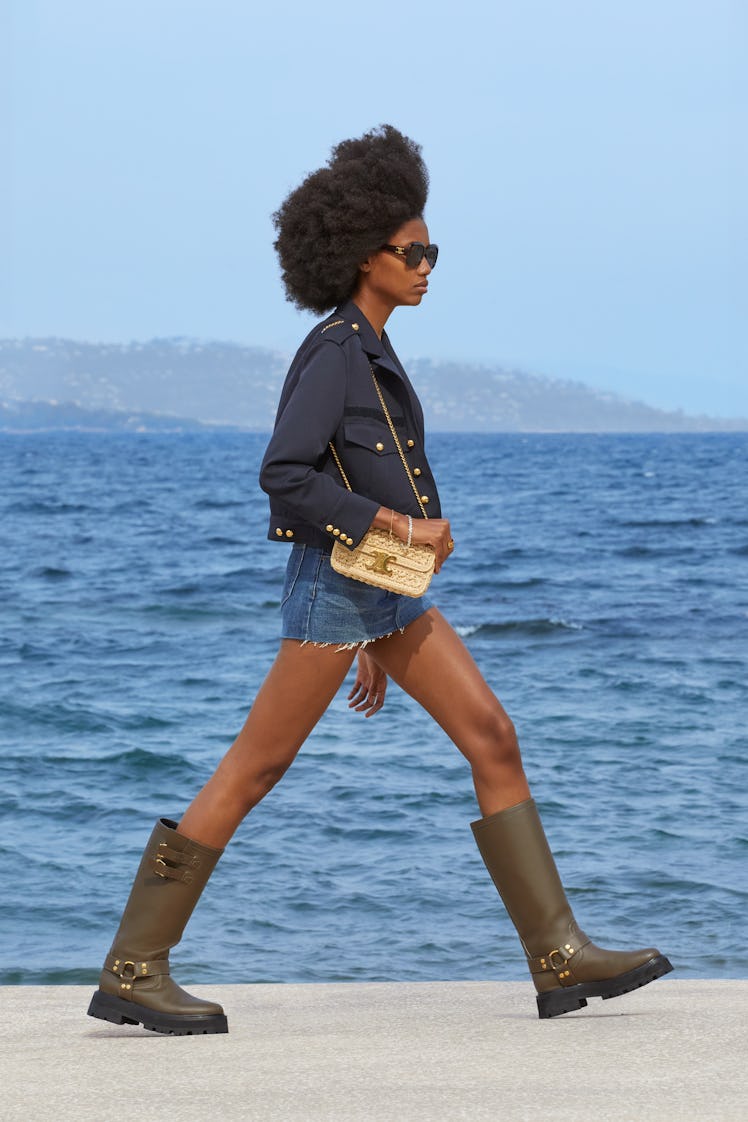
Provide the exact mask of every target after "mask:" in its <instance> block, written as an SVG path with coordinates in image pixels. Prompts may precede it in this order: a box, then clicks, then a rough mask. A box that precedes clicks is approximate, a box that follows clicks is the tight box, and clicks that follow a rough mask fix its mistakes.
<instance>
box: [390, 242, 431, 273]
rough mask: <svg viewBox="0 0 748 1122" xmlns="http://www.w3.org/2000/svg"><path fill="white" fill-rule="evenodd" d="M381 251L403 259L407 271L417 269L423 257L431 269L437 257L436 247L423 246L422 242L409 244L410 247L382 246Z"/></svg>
mask: <svg viewBox="0 0 748 1122" xmlns="http://www.w3.org/2000/svg"><path fill="white" fill-rule="evenodd" d="M382 249H386V250H388V251H389V252H390V253H396V254H397V256H398V257H402V258H404V260H405V264H406V267H407V268H408V269H417V268H418V266H419V265H420V264H421V262H422V261H423V259H424V257H425V258H426V260H427V261H428V263H429V265H430V266H431V268H432V269H433V267H434V265H435V264H436V259H437V257H438V256H439V246H438V245H424V244H423V242H411V243H410V245H383V246H382Z"/></svg>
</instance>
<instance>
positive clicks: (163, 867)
mask: <svg viewBox="0 0 748 1122" xmlns="http://www.w3.org/2000/svg"><path fill="white" fill-rule="evenodd" d="M167 862H176V867H175V865H174V864H168V863H167ZM199 865H200V858H199V857H198V856H197V855H196V854H190V853H180V851H179V850H178V849H172V848H171V846H169V845H167V844H166V842H160V844H159V847H158V849H157V850H156V852H155V853H154V854H153V859H152V864H151V868H152V869H153V871H154V873H155V874H156V876H157V877H163V878H164V879H165V880H178V881H181V882H182V884H191V883H192V881H193V880H194V874H193V873H191V872H190V869H196V868H198V867H199ZM183 866H188V867H187V868H184V867H183Z"/></svg>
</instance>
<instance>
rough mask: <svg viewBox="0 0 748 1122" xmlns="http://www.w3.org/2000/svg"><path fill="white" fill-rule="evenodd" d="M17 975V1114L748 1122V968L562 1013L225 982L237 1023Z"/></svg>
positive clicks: (4, 1051) (480, 997)
mask: <svg viewBox="0 0 748 1122" xmlns="http://www.w3.org/2000/svg"><path fill="white" fill-rule="evenodd" d="M91 992H92V989H91V987H83V986H6V987H2V988H0V1007H1V1008H2V1017H0V1118H1V1119H2V1122H15V1120H19V1122H20V1120H21V1119H22V1120H23V1122H47V1120H50V1122H51V1120H53V1119H54V1122H66V1120H68V1119H69V1120H73V1119H74V1120H75V1122H88V1120H92V1122H93V1120H95V1122H109V1120H112V1122H114V1120H116V1122H135V1120H136V1119H137V1120H138V1122H140V1120H148V1122H162V1120H163V1122H166V1120H167V1119H168V1120H169V1122H205V1120H209V1122H234V1120H236V1122H240V1120H241V1122H461V1120H463V1119H464V1120H466V1122H483V1120H489V1119H490V1120H492V1122H520V1120H523V1122H524V1120H527V1122H540V1120H544V1119H553V1122H566V1120H569V1122H571V1120H572V1119H573V1120H574V1122H586V1120H589V1122H628V1120H631V1122H746V1119H748V1079H747V1078H746V1065H745V1055H746V1046H747V1045H748V1031H747V1029H746V1026H747V1025H748V981H728V980H725V981H703V982H702V981H679V980H677V979H668V978H666V979H662V980H660V981H658V982H655V983H654V984H652V985H650V986H646V987H645V988H644V989H642V990H637V991H636V992H635V993H632V994H627V995H625V996H624V997H620V998H616V999H615V1000H612V1001H606V1002H601V1001H593V1002H590V1004H589V1005H588V1007H587V1008H586V1009H582V1010H579V1011H578V1012H576V1013H571V1014H567V1015H566V1016H564V1017H559V1018H557V1019H553V1020H550V1021H540V1020H538V1019H537V1015H536V1012H535V1000H534V991H533V989H532V986H531V985H530V984H529V983H524V982H444V983H431V982H421V983H366V984H354V983H341V984H334V985H332V984H330V985H328V984H316V985H241V986H239V985H233V986H232V985H218V986H209V987H202V986H196V987H194V992H195V993H199V994H203V995H205V996H210V997H211V998H215V999H217V1000H219V1001H221V1002H223V1004H224V1006H225V1008H226V1012H227V1014H228V1018H229V1029H230V1031H229V1034H228V1035H227V1036H199V1037H197V1036H196V1037H165V1036H160V1035H157V1034H155V1033H150V1032H146V1031H145V1030H143V1029H141V1028H139V1027H138V1028H134V1027H131V1026H126V1025H124V1026H122V1027H121V1028H118V1027H117V1026H115V1025H110V1024H107V1023H105V1022H103V1021H97V1020H94V1019H92V1018H89V1017H87V1016H86V1008H87V1006H88V1001H89V998H90V995H91Z"/></svg>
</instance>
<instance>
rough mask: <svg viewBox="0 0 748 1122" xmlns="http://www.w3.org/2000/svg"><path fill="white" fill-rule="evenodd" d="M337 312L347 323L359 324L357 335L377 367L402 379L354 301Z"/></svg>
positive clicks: (348, 302)
mask: <svg viewBox="0 0 748 1122" xmlns="http://www.w3.org/2000/svg"><path fill="white" fill-rule="evenodd" d="M335 312H336V314H337V315H339V316H340V317H341V318H342V319H344V320H346V321H347V322H349V323H357V324H358V331H357V335H358V337H359V339H360V340H361V346H362V347H363V349H364V351H365V352H366V354H367V355H368V356H369V358H370V359H371V360H372V361H373V362H376V364H377V366H382V367H384V369H385V370H390V371H392V373H393V374H396V375H397V376H398V378H401V377H402V375H401V373H400V371H399V370H398V368H397V366H396V364H395V363H394V362H393V360H392V359H391V358H390V356H389V355H388V354H387V351H386V350H385V346H384V343H383V342H382V340H381V339H380V338H379V336H378V335H377V333H376V331H375V330H374V328H373V327H372V326H371V324H370V323H369V321H368V319H367V318H366V316H365V315H364V313H363V312H362V311H361V309H360V308H359V307H358V306H357V305H356V304H354V303H353V301H352V300H347V301H346V302H345V304H341V305H340V307H338V308H336V309H335ZM384 335H385V337H386V336H387V333H386V332H384Z"/></svg>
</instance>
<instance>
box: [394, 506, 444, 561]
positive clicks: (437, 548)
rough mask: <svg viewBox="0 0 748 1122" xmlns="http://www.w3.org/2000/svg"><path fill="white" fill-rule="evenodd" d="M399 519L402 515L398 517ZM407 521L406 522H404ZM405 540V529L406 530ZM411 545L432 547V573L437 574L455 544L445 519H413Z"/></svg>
mask: <svg viewBox="0 0 748 1122" xmlns="http://www.w3.org/2000/svg"><path fill="white" fill-rule="evenodd" d="M399 517H400V518H402V517H403V515H399ZM406 521H407V520H406ZM406 539H407V529H406ZM413 545H432V546H433V547H434V552H435V554H436V559H435V562H434V572H435V573H438V572H439V570H440V569H441V567H442V565H443V564H444V562H445V561H446V560H447V558H448V557H449V556H450V554H451V553H452V551H453V549H454V547H455V543H454V541H453V539H452V531H451V530H450V528H449V522H448V521H447V519H446V518H428V519H426V518H414V519H413Z"/></svg>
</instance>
